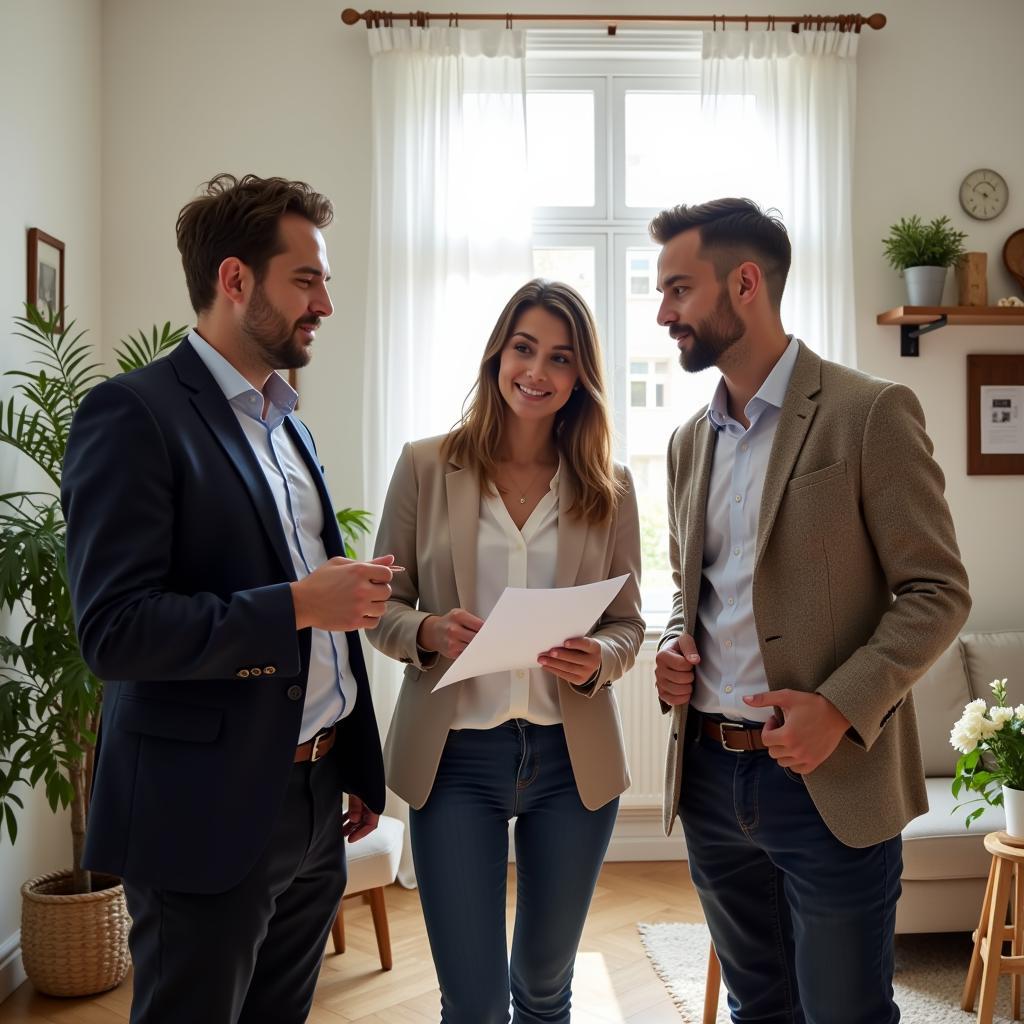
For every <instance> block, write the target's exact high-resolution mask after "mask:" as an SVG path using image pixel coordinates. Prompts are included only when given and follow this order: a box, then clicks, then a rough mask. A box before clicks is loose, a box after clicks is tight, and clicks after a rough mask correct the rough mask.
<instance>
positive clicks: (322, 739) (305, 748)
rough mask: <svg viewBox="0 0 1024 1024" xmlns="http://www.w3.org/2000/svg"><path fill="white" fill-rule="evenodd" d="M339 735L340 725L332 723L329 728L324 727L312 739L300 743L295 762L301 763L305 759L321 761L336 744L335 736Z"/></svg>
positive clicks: (296, 749)
mask: <svg viewBox="0 0 1024 1024" xmlns="http://www.w3.org/2000/svg"><path fill="white" fill-rule="evenodd" d="M337 735H338V727H337V726H336V725H332V726H331V727H330V728H329V729H322V730H321V731H320V732H318V733H317V734H316V735H315V736H314V737H313V738H312V739H308V740H306V742H305V743H300V744H299V745H298V746H297V747H296V748H295V758H294V759H293V761H292V763H293V764H301V763H302V762H303V761H319V760H320V758H322V757H324V756H325V755H326V754H329V753H330V751H331V747H333V746H334V740H335V737H336V736H337Z"/></svg>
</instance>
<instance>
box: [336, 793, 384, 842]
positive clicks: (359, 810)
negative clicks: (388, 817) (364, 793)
mask: <svg viewBox="0 0 1024 1024" xmlns="http://www.w3.org/2000/svg"><path fill="white" fill-rule="evenodd" d="M378 821H380V815H379V814H374V813H373V811H371V810H370V808H369V807H367V806H366V804H364V803H363V801H362V800H360V799H359V797H357V796H352V794H351V793H350V794H349V797H348V810H347V811H346V812H345V813H344V815H343V816H342V819H341V834H342V835H343V836H345V837H346V838H347V839H348V841H349V842H350V843H358V842H359V840H360V839H362V838H363V837H364V836H368V835H369V834H370V833H371V832H372V831H373V830H374V829H375V828H376V827H377V822H378Z"/></svg>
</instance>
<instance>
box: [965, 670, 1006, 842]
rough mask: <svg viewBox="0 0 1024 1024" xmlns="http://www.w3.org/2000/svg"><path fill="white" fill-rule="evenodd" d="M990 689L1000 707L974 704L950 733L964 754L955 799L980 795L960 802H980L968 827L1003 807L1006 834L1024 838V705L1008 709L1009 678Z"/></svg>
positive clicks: (996, 682) (993, 682)
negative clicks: (964, 794) (989, 811)
mask: <svg viewBox="0 0 1024 1024" xmlns="http://www.w3.org/2000/svg"><path fill="white" fill-rule="evenodd" d="M990 686H991V687H992V692H993V693H994V694H995V698H996V703H995V704H993V705H992V706H991V707H988V706H987V705H986V704H985V700H984V698H983V697H979V698H978V699H977V700H972V701H971V702H970V703H969V704H968V705H967V706H966V707H965V708H964V713H963V715H961V717H960V719H959V721H958V722H957V723H956V724H955V725H954V726H953V729H952V731H951V732H950V734H949V742H950V743H951V744H952V745H953V747H955V748H956V749H957V750H959V751H960V753H961V755H962V756H961V757H960V759H959V760H958V761H957V764H956V775H955V777H954V779H953V796H954V797H959V796H960V794H961V793H962V792H965V791H966V792H969V793H976V794H978V795H977V796H976V797H975V799H973V800H968V801H965V803H963V804H958V805H957V806H956V807H955V808H954V809H953V810H954V812H956V811H958V810H959V809H960V808H961V807H963V806H965V804H972V803H980V804H981V805H982V806H981V807H977V808H975V809H974V810H973V811H971V813H970V814H968V816H967V821H966V824H967V827H968V828H970V825H971V822H973V821H975V820H976V819H977V818H978V817H980V816H981V814H982V813H983V812H984V810H985V808H986V807H999V806H1002V808H1003V810H1004V811H1005V812H1006V831H1007V832H1008V833H1009V834H1010V835H1011V836H1014V837H1015V838H1024V704H1018V705H1017V707H1015V708H1014V707H1008V706H1007V704H1006V680H1005V679H994V680H992V682H991V684H990Z"/></svg>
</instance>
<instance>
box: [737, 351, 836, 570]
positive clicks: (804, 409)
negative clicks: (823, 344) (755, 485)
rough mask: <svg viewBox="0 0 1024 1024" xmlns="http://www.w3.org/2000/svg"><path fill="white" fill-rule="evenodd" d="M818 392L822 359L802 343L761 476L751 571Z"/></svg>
mask: <svg viewBox="0 0 1024 1024" xmlns="http://www.w3.org/2000/svg"><path fill="white" fill-rule="evenodd" d="M820 390H821V359H820V357H818V356H817V355H815V354H814V353H813V352H812V351H811V350H810V349H809V348H807V347H806V346H805V345H804V344H803V342H801V343H800V352H799V354H798V355H797V358H796V364H795V365H794V367H793V376H792V377H791V378H790V381H789V387H788V388H787V390H786V397H785V399H784V400H783V403H782V410H781V413H780V416H779V425H778V427H777V428H776V430H775V439H774V441H773V442H772V450H771V454H770V455H769V456H768V467H767V469H766V470H765V475H764V490H763V491H762V493H761V512H760V516H759V518H758V524H757V553H756V555H755V557H754V569H755V570H756V569H757V566H758V565H760V564H761V557H762V556H763V555H764V549H765V546H766V545H767V543H768V538H769V537H770V536H771V532H772V527H773V526H774V525H775V516H776V515H777V513H778V511H779V506H780V505H781V504H782V496H783V494H785V491H786V485H787V484H788V483H789V478H790V476H791V475H792V472H793V466H794V465H795V464H796V459H797V456H798V455H799V454H800V449H801V448H802V447H803V444H804V441H805V440H806V438H807V432H808V430H810V428H811V421H812V420H813V419H814V414H815V413H816V412H817V411H818V403H817V402H814V401H812V399H811V396H812V395H816V394H817V393H818V392H819V391H820Z"/></svg>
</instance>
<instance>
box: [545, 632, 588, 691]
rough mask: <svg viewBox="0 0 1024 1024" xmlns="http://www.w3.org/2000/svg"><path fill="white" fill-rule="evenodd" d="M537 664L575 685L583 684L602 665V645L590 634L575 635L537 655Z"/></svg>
mask: <svg viewBox="0 0 1024 1024" xmlns="http://www.w3.org/2000/svg"><path fill="white" fill-rule="evenodd" d="M537 664H539V665H540V666H542V667H543V668H546V669H547V670H548V671H549V672H551V673H552V674H553V675H556V676H558V678H559V679H564V680H565V681H566V682H567V683H572V684H573V686H581V685H582V684H583V683H585V682H586V681H587V680H588V679H590V678H591V676H593V675H594V673H595V672H597V670H598V669H599V668H600V667H601V645H600V644H599V643H598V642H597V641H596V640H592V639H591V638H590V637H589V636H574V637H572V638H571V639H569V640H566V641H565V643H564V644H562V646H561V647H552V648H551V650H550V651H544V652H543V653H541V654H539V655H538V656H537Z"/></svg>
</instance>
